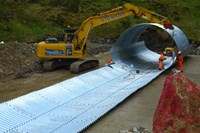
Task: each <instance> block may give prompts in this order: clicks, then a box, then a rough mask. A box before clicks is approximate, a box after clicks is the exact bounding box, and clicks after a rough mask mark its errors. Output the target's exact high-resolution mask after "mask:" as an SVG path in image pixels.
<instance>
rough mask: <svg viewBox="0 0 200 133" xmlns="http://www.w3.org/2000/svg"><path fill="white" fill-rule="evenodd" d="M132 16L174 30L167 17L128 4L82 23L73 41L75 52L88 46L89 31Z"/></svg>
mask: <svg viewBox="0 0 200 133" xmlns="http://www.w3.org/2000/svg"><path fill="white" fill-rule="evenodd" d="M130 15H134V16H136V17H139V18H142V19H145V20H147V21H150V22H154V23H158V24H162V25H163V26H164V27H165V28H168V29H173V26H172V25H171V23H170V21H169V19H168V18H167V17H164V16H162V15H159V14H156V13H155V12H152V11H150V10H147V9H144V8H141V7H138V6H134V5H131V4H128V3H127V4H125V5H124V6H121V7H118V8H115V9H112V10H109V11H106V12H103V13H99V14H98V15H97V16H92V17H89V18H88V19H87V20H85V21H84V22H83V23H82V25H81V27H80V28H79V29H78V30H77V31H76V32H75V37H74V39H73V41H72V43H73V44H74V48H75V50H76V49H77V50H78V49H80V50H83V48H84V45H85V44H86V40H87V37H88V34H89V31H90V30H91V29H92V28H94V27H96V26H99V25H102V24H105V23H109V22H112V21H115V20H118V19H121V18H124V17H127V16H130Z"/></svg>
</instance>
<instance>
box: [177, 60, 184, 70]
mask: <svg viewBox="0 0 200 133" xmlns="http://www.w3.org/2000/svg"><path fill="white" fill-rule="evenodd" d="M177 67H178V69H179V70H181V71H182V72H183V63H182V61H178V64H177Z"/></svg>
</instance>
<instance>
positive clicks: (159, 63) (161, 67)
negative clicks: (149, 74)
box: [158, 60, 163, 70]
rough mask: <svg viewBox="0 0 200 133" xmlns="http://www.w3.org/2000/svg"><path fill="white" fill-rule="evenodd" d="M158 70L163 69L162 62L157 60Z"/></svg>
mask: <svg viewBox="0 0 200 133" xmlns="http://www.w3.org/2000/svg"><path fill="white" fill-rule="evenodd" d="M158 69H159V70H162V69H163V62H162V61H161V60H159V62H158Z"/></svg>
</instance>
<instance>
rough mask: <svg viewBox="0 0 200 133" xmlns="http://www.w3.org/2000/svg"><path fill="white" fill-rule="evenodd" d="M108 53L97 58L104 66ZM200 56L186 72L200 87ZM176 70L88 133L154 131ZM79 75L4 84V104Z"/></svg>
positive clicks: (0, 86)
mask: <svg viewBox="0 0 200 133" xmlns="http://www.w3.org/2000/svg"><path fill="white" fill-rule="evenodd" d="M108 57H109V55H108V53H104V54H99V55H97V56H96V57H95V58H98V59H99V60H100V66H99V67H102V66H104V65H105V64H106V63H107V59H108ZM199 62H200V56H195V55H190V56H187V57H186V58H185V62H184V73H182V74H183V75H185V76H187V77H188V78H189V79H190V80H192V81H193V82H195V83H196V84H200V78H199V77H200V63H199ZM171 69H172V68H170V69H169V70H167V71H165V72H164V73H163V74H161V75H160V76H159V77H158V78H156V79H155V80H154V81H153V82H151V83H150V84H148V85H147V86H146V87H144V88H142V89H140V90H139V91H137V92H136V93H134V94H133V95H131V96H130V97H129V98H127V99H126V100H125V101H124V102H123V103H121V104H120V105H119V106H117V107H116V108H115V109H113V110H111V111H110V112H109V113H108V114H106V115H105V116H103V117H102V118H100V120H98V121H97V122H95V123H94V124H93V125H91V126H90V127H88V128H87V129H86V130H85V131H83V132H84V133H102V132H108V133H111V132H112V133H114V132H119V131H120V130H125V129H130V128H131V127H133V126H136V127H144V128H147V129H152V120H153V115H154V111H155V109H156V106H157V103H158V100H159V96H160V94H161V91H162V88H163V84H164V80H165V78H166V77H167V76H168V75H172V74H173V72H172V71H171ZM74 76H77V74H71V73H70V72H69V70H66V69H62V70H57V71H53V72H42V73H41V72H32V73H26V74H24V75H23V76H20V77H18V78H15V79H12V80H6V81H1V82H0V96H1V98H0V102H5V101H8V100H11V99H13V98H16V97H19V96H21V95H25V94H27V93H30V92H32V91H36V90H40V89H42V88H44V87H47V86H50V85H53V84H55V83H58V82H61V81H63V80H66V79H69V78H72V77H74Z"/></svg>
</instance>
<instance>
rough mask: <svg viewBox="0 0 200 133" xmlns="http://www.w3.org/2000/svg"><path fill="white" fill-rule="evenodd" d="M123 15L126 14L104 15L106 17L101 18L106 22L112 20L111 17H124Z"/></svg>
mask: <svg viewBox="0 0 200 133" xmlns="http://www.w3.org/2000/svg"><path fill="white" fill-rule="evenodd" d="M123 16H124V14H123V13H120V14H117V15H113V16H108V17H104V18H101V22H104V21H107V20H111V19H115V18H120V17H123Z"/></svg>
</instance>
